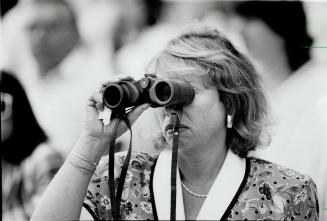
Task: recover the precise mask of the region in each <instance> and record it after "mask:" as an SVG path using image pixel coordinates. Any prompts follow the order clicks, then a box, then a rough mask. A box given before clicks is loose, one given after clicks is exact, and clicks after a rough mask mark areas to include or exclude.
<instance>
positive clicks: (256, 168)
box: [84, 152, 319, 220]
mask: <svg viewBox="0 0 327 221" xmlns="http://www.w3.org/2000/svg"><path fill="white" fill-rule="evenodd" d="M125 154H126V153H117V154H116V157H115V179H116V180H117V178H118V176H119V174H120V171H121V168H122V165H123V162H124V159H125ZM156 159H157V156H154V157H152V156H149V155H148V154H146V153H135V152H134V153H132V157H131V162H130V165H129V169H128V172H127V176H126V180H125V184H124V189H123V193H122V202H121V208H120V211H121V217H122V219H123V220H158V216H157V212H156V205H155V201H154V196H153V195H154V194H153V189H152V188H153V187H152V178H153V171H154V168H155V165H156ZM116 174H117V175H116ZM168 194H170V193H168ZM84 207H85V208H86V209H87V210H88V211H89V212H90V214H91V215H92V216H93V218H94V219H95V220H110V219H111V211H110V209H111V207H110V197H109V187H108V156H106V157H103V158H102V159H101V161H100V163H99V166H98V168H97V170H96V172H95V174H94V175H93V177H92V179H91V182H90V184H89V188H88V191H87V195H86V197H85V201H84ZM318 211H319V210H318V199H317V192H316V186H315V184H314V182H313V181H312V180H311V178H310V177H308V176H305V175H301V174H299V173H297V172H295V171H294V170H291V169H288V168H285V167H282V166H279V165H276V164H273V163H271V162H268V161H265V160H261V159H258V158H252V157H251V158H246V172H245V176H244V179H243V182H242V184H241V185H240V187H239V189H238V191H237V192H236V193H235V196H234V198H233V200H232V201H231V203H230V205H229V207H228V208H227V210H226V211H225V213H224V215H223V216H222V220H318V216H319V214H318Z"/></svg>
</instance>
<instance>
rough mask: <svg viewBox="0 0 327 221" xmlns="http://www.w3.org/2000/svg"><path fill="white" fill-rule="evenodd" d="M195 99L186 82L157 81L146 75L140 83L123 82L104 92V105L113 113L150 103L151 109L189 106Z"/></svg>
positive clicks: (190, 87) (113, 84)
mask: <svg viewBox="0 0 327 221" xmlns="http://www.w3.org/2000/svg"><path fill="white" fill-rule="evenodd" d="M193 99H194V89H193V87H192V86H191V85H190V84H189V83H188V82H186V81H183V80H175V79H174V80H172V79H157V78H156V76H155V75H150V74H146V75H145V77H144V78H142V79H140V80H138V81H125V80H122V81H120V82H118V83H111V84H109V85H108V86H107V87H106V88H105V90H104V92H103V103H104V105H105V106H107V107H108V108H110V109H112V111H113V112H118V113H119V112H121V111H125V109H126V108H128V107H133V106H138V105H141V104H144V103H149V104H150V105H151V107H162V106H170V105H188V104H190V103H192V101H193Z"/></svg>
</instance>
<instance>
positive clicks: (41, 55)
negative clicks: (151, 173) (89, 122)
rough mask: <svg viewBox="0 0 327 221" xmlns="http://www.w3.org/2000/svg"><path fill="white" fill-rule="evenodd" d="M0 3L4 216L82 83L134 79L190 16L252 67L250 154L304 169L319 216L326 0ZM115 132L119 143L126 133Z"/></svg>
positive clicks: (33, 198)
mask: <svg viewBox="0 0 327 221" xmlns="http://www.w3.org/2000/svg"><path fill="white" fill-rule="evenodd" d="M13 2H14V1H13ZM1 4H3V3H1ZM1 10H2V11H1V29H2V33H1V40H2V42H1V160H2V219H3V220H14V219H16V220H27V219H29V217H30V215H31V213H32V211H33V209H34V207H35V205H36V204H37V202H38V199H39V197H40V195H41V194H42V191H43V190H44V189H45V187H46V186H47V184H48V183H49V182H50V180H51V178H52V177H53V175H54V174H55V173H56V171H57V170H58V168H59V167H60V165H61V163H62V162H63V159H64V158H65V157H66V156H67V154H68V153H69V151H70V150H71V148H72V146H73V144H74V142H75V141H76V139H77V138H78V135H79V133H80V124H81V123H82V122H83V120H82V119H83V113H84V109H85V105H86V101H87V99H88V97H89V96H90V95H91V93H92V92H93V91H94V90H96V89H97V88H98V87H99V85H101V83H103V82H107V81H110V79H113V78H116V76H117V75H130V76H132V77H134V78H135V79H139V78H141V77H142V76H143V75H144V74H145V73H144V69H145V66H146V65H147V63H148V62H149V61H150V59H151V58H152V57H154V56H155V55H156V54H157V53H158V52H159V51H160V50H161V49H162V48H164V46H165V44H166V42H167V41H168V40H169V39H171V38H172V37H174V36H175V35H176V34H177V33H178V32H179V30H180V29H181V28H182V27H183V26H184V25H186V24H188V23H190V22H196V21H200V22H203V23H206V24H208V25H212V26H215V27H217V28H218V29H219V30H221V31H222V32H223V33H224V34H225V35H226V36H227V37H228V38H229V39H231V40H232V42H233V43H234V44H235V45H236V46H237V47H238V48H240V49H241V51H243V52H244V53H246V54H248V55H249V56H250V57H251V58H252V60H253V62H254V63H255V64H256V66H257V69H258V70H259V72H260V73H261V74H262V77H263V79H264V85H265V87H266V93H267V96H268V98H269V101H270V106H271V116H272V117H271V125H270V127H269V129H270V131H271V136H272V139H271V140H272V141H271V143H270V145H269V146H268V147H265V148H259V149H258V150H257V151H255V152H254V153H252V154H253V155H256V156H260V157H261V158H264V159H267V160H271V161H273V162H275V163H279V164H281V165H284V166H287V167H291V168H294V169H296V170H297V171H299V172H301V173H304V174H307V175H310V176H311V177H312V178H313V180H314V181H315V183H316V184H317V189H318V197H319V200H320V203H319V204H320V207H321V210H320V217H321V220H326V219H327V211H326V210H323V208H327V161H326V159H324V157H326V156H327V136H326V135H327V87H326V83H327V59H326V58H327V37H326V36H327V33H326V30H327V29H326V28H324V27H326V25H327V16H326V13H325V12H326V11H327V2H323V1H321V2H298V1H291V2H285V1H282V2H279V1H273V2H268V1H255V2H254V1H246V2H242V1H240V2H237V1H236V2H235V1H231V2H228V1H226V2H225V1H197V0H190V1H177V0H170V1H166V0H151V1H148V0H83V1H80V0H67V1H65V0H20V1H18V2H17V3H16V4H15V5H13V6H12V8H9V7H8V8H6V7H5V5H4V4H3V5H2V8H1ZM195 20H196V21H195ZM157 124H158V122H157V120H156V116H155V114H154V113H153V112H152V111H151V110H149V111H147V112H145V113H144V114H143V115H142V116H141V117H140V118H139V119H138V120H137V122H136V123H135V125H134V126H133V132H134V135H133V146H138V147H142V148H141V149H138V150H137V151H144V152H148V153H150V154H156V153H158V151H159V150H157V149H156V148H155V147H154V146H153V142H154V141H153V138H154V137H156V134H157V133H158V132H160V129H159V127H158V125H157ZM119 142H120V146H121V149H125V148H126V147H127V144H128V143H129V134H128V133H127V134H126V135H123V137H122V138H120V139H119ZM199 148H200V147H199ZM49 206H50V205H49Z"/></svg>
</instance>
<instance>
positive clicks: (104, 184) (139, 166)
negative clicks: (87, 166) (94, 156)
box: [84, 151, 157, 220]
mask: <svg viewBox="0 0 327 221" xmlns="http://www.w3.org/2000/svg"><path fill="white" fill-rule="evenodd" d="M126 155H127V151H124V152H118V153H116V154H115V158H114V160H115V162H114V165H115V169H114V174H115V177H114V178H115V183H116V185H117V184H118V182H117V181H118V179H119V177H120V174H121V169H122V167H123V164H124V162H125V158H126ZM156 158H157V156H150V155H149V154H147V153H141V152H132V154H131V160H130V163H129V167H128V171H127V174H126V178H125V184H124V189H123V194H122V199H121V200H122V208H121V210H122V218H124V217H125V218H127V217H128V215H131V214H138V213H135V212H136V210H138V209H144V208H147V207H144V206H143V207H142V205H143V204H144V203H143V204H141V206H139V207H137V206H136V207H134V206H132V205H138V203H140V202H148V200H149V199H150V187H149V186H150V177H151V171H152V167H153V165H154V163H155V160H156ZM108 166H109V156H108V155H106V156H104V157H102V158H101V160H100V161H99V165H98V167H97V169H96V171H95V173H94V175H93V176H92V178H91V181H90V183H89V187H88V190H87V195H86V197H85V200H84V207H85V208H86V209H87V210H88V211H89V213H90V214H91V215H92V216H93V218H94V219H96V220H98V219H110V218H111V212H110V211H111V205H110V194H109V193H110V190H109V186H108V180H109V171H108V170H109V169H108ZM146 212H148V211H146ZM145 214H147V213H145ZM150 215H151V214H150Z"/></svg>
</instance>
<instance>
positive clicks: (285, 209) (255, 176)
mask: <svg viewBox="0 0 327 221" xmlns="http://www.w3.org/2000/svg"><path fill="white" fill-rule="evenodd" d="M247 160H248V162H249V167H250V171H249V174H248V177H247V182H246V185H245V187H244V188H243V190H242V192H241V194H240V197H239V199H238V201H237V204H236V206H235V207H234V208H233V211H234V215H235V212H236V211H237V210H239V211H237V213H238V215H239V216H240V217H239V218H241V219H244V218H247V219H264V220H265V219H268V220H269V219H272V220H280V219H281V220H304V219H308V220H318V217H319V212H318V211H319V206H318V198H317V189H316V185H315V183H314V182H313V180H312V179H311V178H310V177H309V176H306V175H303V174H301V173H299V172H297V171H295V170H292V169H289V168H286V167H283V166H281V165H278V164H275V163H272V162H269V161H266V160H262V159H259V158H254V157H251V158H248V159H247ZM231 215H232V216H233V214H230V216H231ZM235 218H236V217H235Z"/></svg>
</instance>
